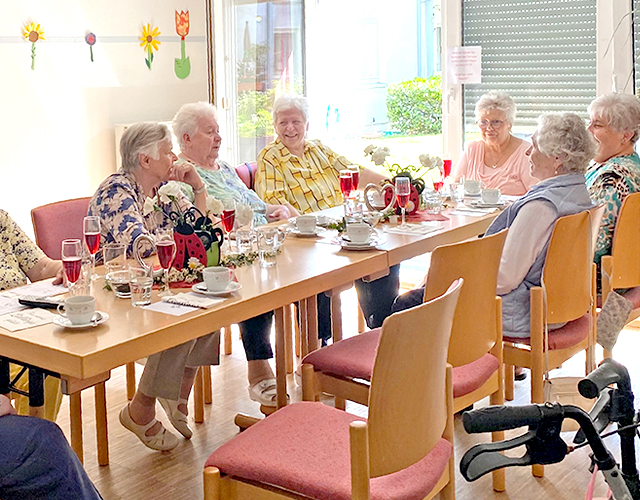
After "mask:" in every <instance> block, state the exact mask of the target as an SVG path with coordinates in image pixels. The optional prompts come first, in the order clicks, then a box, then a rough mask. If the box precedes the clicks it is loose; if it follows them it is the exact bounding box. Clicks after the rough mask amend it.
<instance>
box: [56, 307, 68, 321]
mask: <svg viewBox="0 0 640 500" xmlns="http://www.w3.org/2000/svg"><path fill="white" fill-rule="evenodd" d="M58 314H60V316H64V317H65V318H66V317H67V315H66V314H65V312H64V304H58Z"/></svg>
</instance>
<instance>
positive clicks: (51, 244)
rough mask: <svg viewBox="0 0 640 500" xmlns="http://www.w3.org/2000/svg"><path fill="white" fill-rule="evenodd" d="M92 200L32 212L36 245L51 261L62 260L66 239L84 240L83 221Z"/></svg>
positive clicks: (56, 204)
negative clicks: (63, 245)
mask: <svg viewBox="0 0 640 500" xmlns="http://www.w3.org/2000/svg"><path fill="white" fill-rule="evenodd" d="M90 201H91V198H77V199H74V200H65V201H59V202H56V203H50V204H48V205H43V206H41V207H37V208H34V209H33V210H31V220H32V222H33V231H34V233H35V236H36V244H37V245H38V246H39V247H40V248H41V249H42V250H43V251H44V253H45V254H47V257H49V258H51V259H56V260H59V259H60V253H61V247H62V245H61V243H62V240H64V239H65V238H78V239H80V240H82V238H83V234H82V220H83V219H84V218H85V216H86V215H87V211H88V210H89V202H90Z"/></svg>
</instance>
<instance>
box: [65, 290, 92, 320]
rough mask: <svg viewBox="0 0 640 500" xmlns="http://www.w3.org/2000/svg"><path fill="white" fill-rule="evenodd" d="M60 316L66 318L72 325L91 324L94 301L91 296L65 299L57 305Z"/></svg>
mask: <svg viewBox="0 0 640 500" xmlns="http://www.w3.org/2000/svg"><path fill="white" fill-rule="evenodd" d="M58 312H59V313H60V316H63V317H65V318H67V319H68V320H69V321H70V322H71V324H72V325H87V324H89V323H91V320H92V319H93V315H94V314H95V313H96V299H94V298H93V297H92V296H91V295H76V296H75V297H69V298H67V299H65V301H64V303H63V304H59V305H58Z"/></svg>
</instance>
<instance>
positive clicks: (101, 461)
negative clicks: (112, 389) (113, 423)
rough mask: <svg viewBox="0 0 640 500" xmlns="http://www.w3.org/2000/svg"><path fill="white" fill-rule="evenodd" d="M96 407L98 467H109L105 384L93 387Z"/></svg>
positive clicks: (101, 383)
mask: <svg viewBox="0 0 640 500" xmlns="http://www.w3.org/2000/svg"><path fill="white" fill-rule="evenodd" d="M93 396H94V400H95V405H96V443H97V447H98V465H109V431H108V428H107V390H106V387H105V383H104V382H100V383H99V384H96V385H94V386H93Z"/></svg>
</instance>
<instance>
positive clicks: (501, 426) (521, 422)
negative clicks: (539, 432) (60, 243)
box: [462, 405, 542, 434]
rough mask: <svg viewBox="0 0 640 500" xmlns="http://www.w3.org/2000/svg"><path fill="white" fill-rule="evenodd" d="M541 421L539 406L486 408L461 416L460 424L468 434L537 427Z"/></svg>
mask: <svg viewBox="0 0 640 500" xmlns="http://www.w3.org/2000/svg"><path fill="white" fill-rule="evenodd" d="M541 420H542V409H541V408H540V405H525V406H488V407H487V408H482V409H480V410H473V411H469V412H466V413H463V414H462V424H463V425H464V430H466V431H467V432H468V433H470V434H471V433H478V432H493V431H506V430H508V429H516V428H518V427H523V426H525V425H537V424H539V423H540V421H541Z"/></svg>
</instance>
